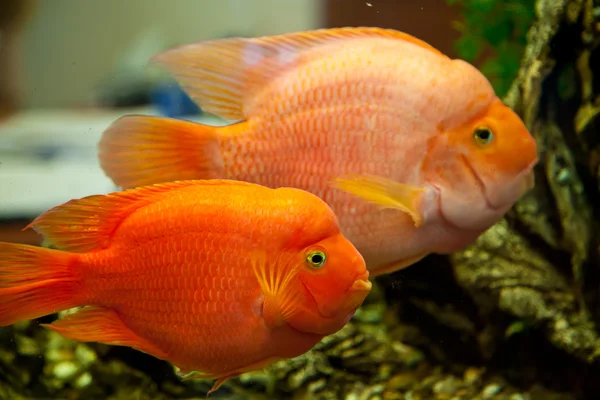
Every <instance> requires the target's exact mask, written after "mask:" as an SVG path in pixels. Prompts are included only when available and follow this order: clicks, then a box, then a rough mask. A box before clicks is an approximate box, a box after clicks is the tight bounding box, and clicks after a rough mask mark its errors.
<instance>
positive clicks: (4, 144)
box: [0, 107, 227, 219]
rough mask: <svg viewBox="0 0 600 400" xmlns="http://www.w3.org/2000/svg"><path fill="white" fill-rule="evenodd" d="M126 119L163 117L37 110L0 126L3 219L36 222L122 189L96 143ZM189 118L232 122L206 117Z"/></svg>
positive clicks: (130, 111) (134, 111) (149, 111)
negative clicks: (108, 172)
mask: <svg viewBox="0 0 600 400" xmlns="http://www.w3.org/2000/svg"><path fill="white" fill-rule="evenodd" d="M125 114H145V115H158V112H157V110H156V109H154V108H151V107H144V108H136V109H119V110H118V111H97V110H90V111H87V110H85V111H70V110H56V111H48V110H37V111H26V112H22V113H19V114H16V115H15V116H14V117H12V118H11V119H9V120H7V121H6V122H5V123H3V124H0V219H10V218H20V217H30V218H32V217H35V216H37V215H39V214H40V213H42V212H44V211H46V210H47V209H49V208H52V207H54V206H57V205H60V204H62V203H64V202H66V201H68V200H71V199H73V198H79V197H84V196H88V195H92V194H103V193H107V192H111V191H115V190H118V188H117V187H115V186H114V185H113V183H112V181H111V180H110V179H109V178H107V177H106V176H105V175H104V172H103V171H102V169H101V168H100V165H99V164H98V157H97V151H98V149H97V144H98V141H99V140H100V137H101V135H102V132H103V131H104V130H105V129H106V128H107V127H108V126H109V125H110V124H111V123H112V122H113V121H115V120H116V119H117V118H119V117H121V116H123V115H125ZM186 119H190V120H194V121H198V122H202V123H206V124H210V125H224V124H226V123H227V122H226V121H224V120H222V119H220V118H217V117H214V116H212V115H206V114H205V115H202V116H200V117H197V118H186Z"/></svg>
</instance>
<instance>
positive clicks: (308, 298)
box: [287, 233, 371, 335]
mask: <svg viewBox="0 0 600 400" xmlns="http://www.w3.org/2000/svg"><path fill="white" fill-rule="evenodd" d="M301 254H302V262H303V267H302V268H301V269H299V270H298V272H297V276H296V278H297V279H296V282H297V284H299V285H301V286H302V289H303V292H304V301H303V310H302V312H298V313H294V314H292V315H291V316H290V318H289V319H288V321H287V322H288V324H289V325H290V326H291V327H293V328H294V329H297V330H300V331H303V332H307V333H314V334H321V335H330V334H332V333H335V332H337V331H338V330H339V329H341V328H342V327H343V326H344V325H345V324H346V323H347V322H348V321H349V320H350V318H352V316H353V315H354V313H355V312H356V310H358V308H359V307H360V306H361V305H362V303H363V301H364V299H365V298H366V297H367V295H368V294H369V292H370V290H371V282H370V281H369V271H368V270H367V268H366V265H365V260H364V259H363V257H362V255H361V254H360V253H359V252H358V250H356V248H355V247H354V245H352V243H351V242H350V241H349V240H348V239H346V238H345V237H344V236H343V235H342V234H341V233H338V234H336V235H333V236H330V237H327V238H325V239H323V240H321V241H319V242H317V243H315V244H313V245H310V246H308V247H306V248H304V249H303V250H302V252H301Z"/></svg>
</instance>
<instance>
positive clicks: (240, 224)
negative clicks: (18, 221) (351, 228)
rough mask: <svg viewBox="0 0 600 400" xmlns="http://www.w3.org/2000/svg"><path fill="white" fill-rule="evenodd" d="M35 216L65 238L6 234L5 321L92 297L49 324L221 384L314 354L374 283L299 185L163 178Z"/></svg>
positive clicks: (323, 208) (1, 302) (1, 266)
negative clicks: (20, 240)
mask: <svg viewBox="0 0 600 400" xmlns="http://www.w3.org/2000/svg"><path fill="white" fill-rule="evenodd" d="M30 226H32V227H33V228H34V229H35V230H36V231H37V232H40V233H42V234H43V235H44V236H45V238H46V239H48V240H49V241H50V242H51V243H53V244H54V245H55V246H57V247H58V248H60V249H61V250H52V249H46V248H40V247H34V246H27V245H21V244H13V243H0V326H6V325H10V324H13V323H15V322H18V321H22V320H27V319H32V318H37V317H40V316H43V315H47V314H52V313H55V312H57V311H60V310H65V309H69V308H73V307H79V306H86V307H84V308H82V309H81V310H79V311H77V312H75V313H74V314H70V315H68V316H67V317H65V318H63V319H60V320H58V321H56V322H53V323H52V324H50V325H46V326H47V327H48V328H50V329H52V330H54V331H56V332H58V333H59V334H61V335H63V336H64V337H67V338H70V339H74V340H81V341H86V342H89V341H96V342H102V343H106V344H113V345H121V346H130V347H133V348H135V349H138V350H140V351H143V352H145V353H148V354H150V355H153V356H155V357H158V358H160V359H164V360H168V361H170V362H171V363H173V364H174V365H175V366H176V367H178V368H179V369H180V371H179V373H180V375H182V376H186V378H210V379H217V381H216V383H215V384H214V386H213V389H212V390H211V391H210V392H212V391H214V390H216V389H217V388H218V387H219V385H220V384H222V383H223V382H224V381H225V380H227V379H228V378H231V377H232V376H236V375H238V374H241V373H244V372H247V371H252V370H256V369H260V368H262V367H265V366H267V365H269V364H271V363H273V362H274V361H276V360H279V359H285V358H292V357H296V356H298V355H300V354H303V353H305V352H306V351H308V350H309V349H311V348H312V347H313V346H314V345H315V344H316V343H318V342H319V341H320V340H321V339H322V338H323V337H324V336H326V335H330V334H332V333H335V332H336V331H338V330H339V329H341V328H342V327H343V326H344V325H345V324H346V322H348V320H349V319H350V318H351V317H352V315H353V314H354V312H355V311H356V309H357V308H358V307H359V306H360V305H361V304H362V302H363V300H364V299H365V297H366V296H367V294H368V293H369V291H370V289H371V283H370V282H369V280H368V277H369V272H368V271H367V269H366V266H365V262H364V260H363V258H362V257H361V255H360V254H359V253H358V252H357V251H356V249H355V248H354V246H353V245H352V244H351V243H350V242H349V241H348V240H347V239H346V238H345V237H344V236H343V235H342V234H341V233H340V231H339V227H338V224H337V219H336V217H335V214H334V213H333V211H332V210H331V209H330V208H329V207H328V206H327V204H326V203H325V202H323V201H322V200H321V199H319V198H318V197H317V196H315V195H313V194H310V193H308V192H305V191H302V190H298V189H293V188H280V189H270V188H266V187H263V186H259V185H255V184H251V183H246V182H235V181H224V180H208V181H180V182H172V183H166V184H158V185H153V186H147V187H140V188H136V189H131V190H127V191H124V192H117V193H111V194H108V195H97V196H89V197H86V198H83V199H77V200H72V201H70V202H68V203H66V204H63V205H61V206H58V207H55V208H53V209H51V210H49V211H47V212H46V213H44V214H42V215H41V216H39V217H38V218H37V219H36V220H35V221H33V222H32V223H31V224H30ZM210 392H209V393H210Z"/></svg>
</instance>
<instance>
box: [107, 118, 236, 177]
mask: <svg viewBox="0 0 600 400" xmlns="http://www.w3.org/2000/svg"><path fill="white" fill-rule="evenodd" d="M242 124H243V123H242ZM236 125H238V124H236ZM236 125H230V126H236ZM228 128H229V127H228V126H227V127H214V126H208V125H202V124H198V123H195V122H189V121H182V120H177V119H171V118H162V117H151V116H143V115H128V116H124V117H121V118H119V119H118V120H116V121H115V122H113V123H112V125H111V126H109V127H108V129H107V130H106V131H105V132H104V134H103V136H102V139H101V140H100V143H99V150H100V151H99V158H100V165H101V167H102V169H103V170H104V172H105V173H106V175H107V176H108V177H110V178H111V179H112V180H113V182H114V183H115V184H116V185H118V186H121V187H123V188H132V187H136V186H145V185H150V184H154V183H161V182H170V181H178V180H188V179H213V178H223V177H224V176H223V175H224V173H225V172H224V166H223V156H222V154H221V147H220V144H219V135H220V132H219V131H220V130H227V129H228Z"/></svg>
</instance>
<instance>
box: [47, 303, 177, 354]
mask: <svg viewBox="0 0 600 400" xmlns="http://www.w3.org/2000/svg"><path fill="white" fill-rule="evenodd" d="M42 326H45V327H46V328H48V329H51V330H53V331H54V332H56V333H58V334H60V335H61V336H63V337H65V338H67V339H72V340H79V341H82V342H99V343H104V344H110V345H115V346H128V347H132V348H134V349H136V350H139V351H142V352H144V353H147V354H150V355H151V356H154V357H156V358H160V359H163V360H164V359H167V354H166V353H165V352H164V351H162V350H160V349H159V348H158V347H157V346H155V345H154V344H152V343H151V342H149V341H148V340H146V339H144V338H141V337H139V336H138V335H137V334H136V333H134V332H133V331H132V330H131V329H129V328H128V327H127V325H125V323H123V321H122V320H121V318H120V317H119V315H118V314H117V312H116V311H115V310H112V309H108V308H104V307H96V306H88V307H84V308H83V309H81V310H80V311H77V312H75V313H73V314H70V315H68V316H66V317H65V318H63V319H60V320H58V321H54V322H53V323H51V324H43V325H42Z"/></svg>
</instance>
